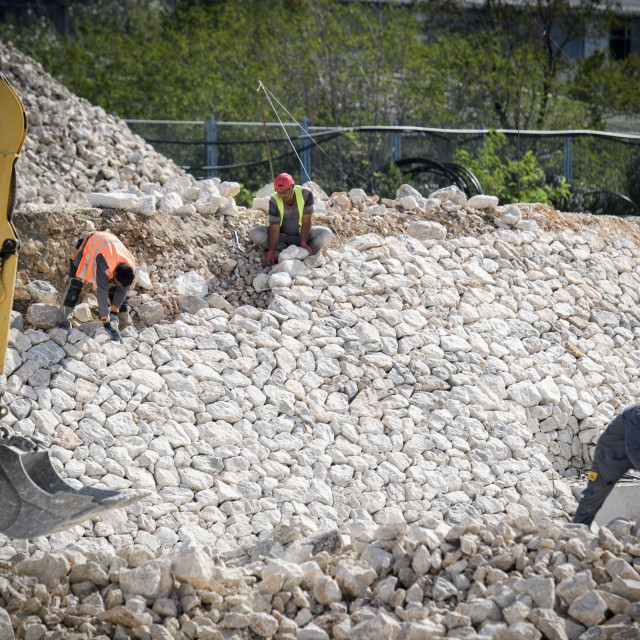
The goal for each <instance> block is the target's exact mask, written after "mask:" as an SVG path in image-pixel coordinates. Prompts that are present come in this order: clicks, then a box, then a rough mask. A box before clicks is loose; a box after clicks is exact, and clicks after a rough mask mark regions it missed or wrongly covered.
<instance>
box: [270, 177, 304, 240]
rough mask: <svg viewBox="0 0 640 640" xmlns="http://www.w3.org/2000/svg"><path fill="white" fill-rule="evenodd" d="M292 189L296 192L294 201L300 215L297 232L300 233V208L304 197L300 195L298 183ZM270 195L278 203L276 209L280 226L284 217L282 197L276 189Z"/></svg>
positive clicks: (300, 190) (302, 206) (300, 189)
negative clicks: (278, 213)
mask: <svg viewBox="0 0 640 640" xmlns="http://www.w3.org/2000/svg"><path fill="white" fill-rule="evenodd" d="M293 191H294V193H295V194H296V203H297V204H298V213H299V216H300V217H299V219H298V233H300V232H301V231H302V210H303V209H304V197H303V196H302V187H301V186H300V185H299V184H297V185H296V186H295V187H293ZM271 197H272V198H273V199H274V200H275V201H276V204H277V205H278V211H279V212H280V226H282V220H283V218H284V202H283V201H282V198H281V197H280V194H279V193H278V192H277V191H274V192H273V194H272V196H271Z"/></svg>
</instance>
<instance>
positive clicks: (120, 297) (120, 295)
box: [111, 285, 130, 313]
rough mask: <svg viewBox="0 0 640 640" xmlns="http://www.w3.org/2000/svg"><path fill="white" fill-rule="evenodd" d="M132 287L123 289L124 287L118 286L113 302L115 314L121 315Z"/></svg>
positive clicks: (112, 307)
mask: <svg viewBox="0 0 640 640" xmlns="http://www.w3.org/2000/svg"><path fill="white" fill-rule="evenodd" d="M129 289H130V287H123V286H122V285H118V286H117V287H116V290H115V293H114V294H113V300H112V301H111V311H112V312H113V313H119V312H120V307H121V306H122V303H123V302H124V299H125V298H126V297H127V293H129Z"/></svg>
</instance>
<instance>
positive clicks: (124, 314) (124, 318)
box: [116, 309, 131, 331]
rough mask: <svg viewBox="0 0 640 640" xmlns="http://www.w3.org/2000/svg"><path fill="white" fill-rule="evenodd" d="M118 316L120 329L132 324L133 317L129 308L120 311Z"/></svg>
mask: <svg viewBox="0 0 640 640" xmlns="http://www.w3.org/2000/svg"><path fill="white" fill-rule="evenodd" d="M116 315H117V316H118V321H119V322H118V331H122V330H123V329H124V328H125V327H127V326H129V325H130V324H131V317H130V316H129V309H126V310H125V311H120V313H117V314H116Z"/></svg>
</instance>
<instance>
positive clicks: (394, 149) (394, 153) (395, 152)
mask: <svg viewBox="0 0 640 640" xmlns="http://www.w3.org/2000/svg"><path fill="white" fill-rule="evenodd" d="M393 126H394V127H397V126H398V122H397V121H396V122H394V123H393ZM401 155H402V148H401V139H400V134H399V133H394V134H393V135H392V136H391V161H392V162H393V163H394V164H395V163H396V162H398V160H400V156H401Z"/></svg>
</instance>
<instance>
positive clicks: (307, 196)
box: [300, 189, 313, 250]
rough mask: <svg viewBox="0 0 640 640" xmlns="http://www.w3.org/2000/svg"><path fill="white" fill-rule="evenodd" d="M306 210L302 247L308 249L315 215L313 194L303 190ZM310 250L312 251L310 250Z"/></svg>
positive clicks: (301, 234) (304, 210) (303, 220)
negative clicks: (312, 219)
mask: <svg viewBox="0 0 640 640" xmlns="http://www.w3.org/2000/svg"><path fill="white" fill-rule="evenodd" d="M302 195H303V196H304V209H302V227H301V229H300V245H301V246H303V247H306V248H308V247H309V245H308V244H307V242H308V240H309V233H311V216H312V214H313V192H312V191H311V189H303V190H302ZM309 250H310V249H309Z"/></svg>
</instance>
